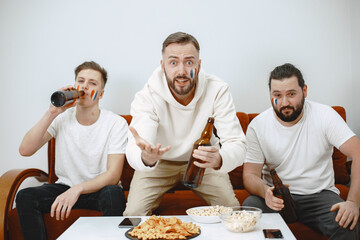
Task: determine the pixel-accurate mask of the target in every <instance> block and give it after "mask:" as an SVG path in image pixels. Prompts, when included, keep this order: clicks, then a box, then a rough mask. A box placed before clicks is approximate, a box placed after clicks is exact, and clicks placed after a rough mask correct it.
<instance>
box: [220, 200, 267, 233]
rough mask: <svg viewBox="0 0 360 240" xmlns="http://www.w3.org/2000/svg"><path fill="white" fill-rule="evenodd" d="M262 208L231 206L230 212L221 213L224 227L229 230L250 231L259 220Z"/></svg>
mask: <svg viewBox="0 0 360 240" xmlns="http://www.w3.org/2000/svg"><path fill="white" fill-rule="evenodd" d="M261 215H262V210H261V209H260V208H256V207H246V206H244V207H233V211H232V212H227V213H221V214H220V219H221V220H222V223H223V225H224V226H225V228H226V229H227V230H229V231H231V232H250V231H252V230H254V228H255V227H256V225H257V224H258V222H259V221H260V218H261Z"/></svg>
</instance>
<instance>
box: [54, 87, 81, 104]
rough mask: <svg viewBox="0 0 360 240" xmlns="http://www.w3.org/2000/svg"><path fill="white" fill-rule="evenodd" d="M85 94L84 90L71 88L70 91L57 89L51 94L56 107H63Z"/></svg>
mask: <svg viewBox="0 0 360 240" xmlns="http://www.w3.org/2000/svg"><path fill="white" fill-rule="evenodd" d="M84 94H85V92H84V91H78V90H76V89H71V90H69V91H56V92H54V93H53V94H52V95H51V103H52V104H53V105H54V106H55V107H62V106H64V105H66V104H69V103H71V102H72V101H74V99H76V98H79V97H81V96H83V95H84Z"/></svg>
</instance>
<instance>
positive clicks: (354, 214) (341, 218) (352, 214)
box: [330, 201, 359, 230]
mask: <svg viewBox="0 0 360 240" xmlns="http://www.w3.org/2000/svg"><path fill="white" fill-rule="evenodd" d="M336 210H338V213H337V214H336V217H335V221H336V222H338V223H339V225H340V226H341V227H343V228H347V227H348V225H349V224H350V223H352V224H351V226H350V230H353V229H354V228H355V226H356V223H357V222H358V220H359V206H358V205H357V204H356V203H355V202H352V201H346V202H340V203H336V204H334V205H332V207H331V209H330V211H331V212H333V211H336Z"/></svg>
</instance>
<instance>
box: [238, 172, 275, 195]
mask: <svg viewBox="0 0 360 240" xmlns="http://www.w3.org/2000/svg"><path fill="white" fill-rule="evenodd" d="M244 186H245V188H246V190H247V191H248V192H249V193H251V194H253V195H257V196H259V197H262V198H265V193H266V190H267V189H268V188H270V187H269V186H268V185H266V184H265V183H264V181H263V180H262V179H261V178H259V177H258V176H255V175H253V174H244Z"/></svg>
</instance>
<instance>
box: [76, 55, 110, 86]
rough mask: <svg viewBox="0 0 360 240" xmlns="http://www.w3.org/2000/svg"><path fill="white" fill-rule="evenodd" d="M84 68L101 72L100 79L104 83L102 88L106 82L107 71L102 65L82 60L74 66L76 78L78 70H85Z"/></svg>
mask: <svg viewBox="0 0 360 240" xmlns="http://www.w3.org/2000/svg"><path fill="white" fill-rule="evenodd" d="M85 69H92V70H95V71H98V72H99V73H100V74H101V77H102V80H103V83H104V85H103V88H104V87H105V84H106V82H107V72H106V70H105V69H104V68H103V67H101V66H100V65H99V64H98V63H96V62H94V61H90V62H83V63H82V64H80V65H79V66H77V68H75V79H76V77H77V75H78V74H79V72H80V71H82V70H85Z"/></svg>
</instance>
